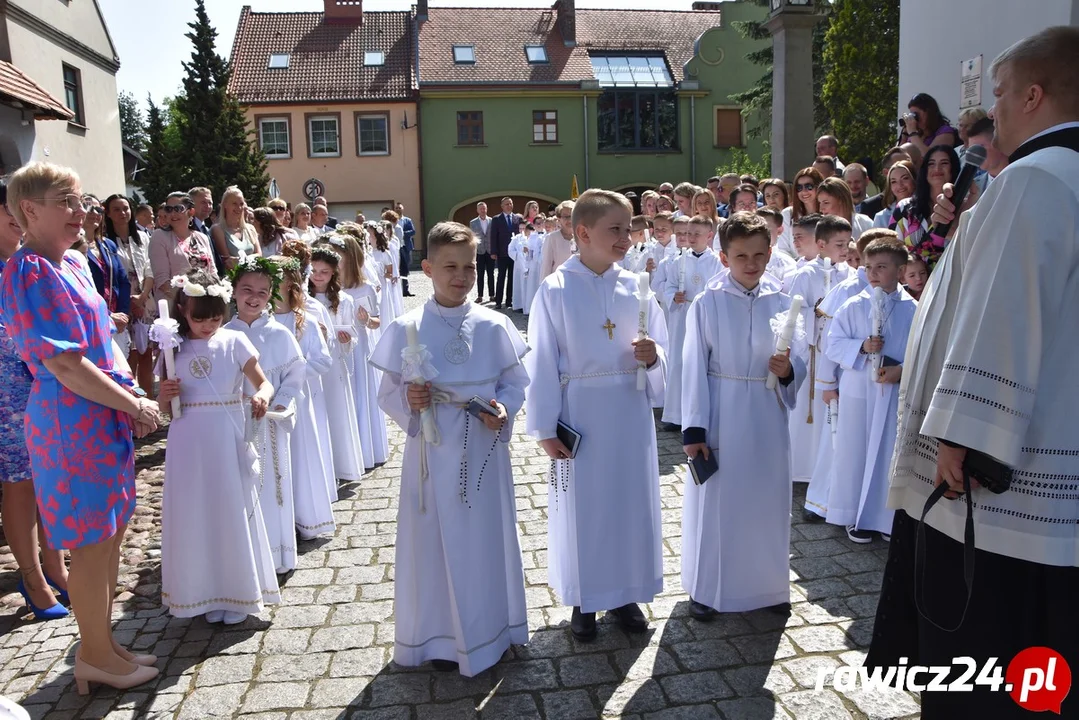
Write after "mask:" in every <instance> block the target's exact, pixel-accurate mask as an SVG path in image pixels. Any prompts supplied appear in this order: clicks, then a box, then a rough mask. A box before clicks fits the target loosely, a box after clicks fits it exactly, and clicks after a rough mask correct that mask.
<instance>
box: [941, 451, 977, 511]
mask: <svg viewBox="0 0 1079 720" xmlns="http://www.w3.org/2000/svg"><path fill="white" fill-rule="evenodd" d="M966 458H967V449H966V448H965V447H952V446H951V445H948V444H947V443H943V442H942V443H939V444H938V447H937V477H936V483H935V484H936V485H940V484H941V483H947V484H948V488H949V490H948V491H947V492H946V493H944V497H946V498H948V499H949V500H954V499H955V498H957V497H959V496H961V495H962V494H963V492H964V491H963V461H964V460H966ZM975 484H976V483H975V481H974V480H973V479H972V480H971V481H970V485H971V487H972V488H973V487H974V486H975Z"/></svg>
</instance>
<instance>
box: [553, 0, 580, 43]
mask: <svg viewBox="0 0 1079 720" xmlns="http://www.w3.org/2000/svg"><path fill="white" fill-rule="evenodd" d="M554 10H555V12H556V13H557V14H558V29H559V30H560V31H561V32H562V42H563V43H565V45H566V47H577V8H576V3H575V2H574V0H556V2H555V4H554Z"/></svg>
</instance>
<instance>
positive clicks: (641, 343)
mask: <svg viewBox="0 0 1079 720" xmlns="http://www.w3.org/2000/svg"><path fill="white" fill-rule="evenodd" d="M633 359H634V360H636V361H637V362H643V363H644V364H645V366H646V367H652V366H653V365H655V364H656V361H657V360H658V359H659V355H657V354H656V341H655V340H653V339H652V338H644V339H643V340H634V341H633Z"/></svg>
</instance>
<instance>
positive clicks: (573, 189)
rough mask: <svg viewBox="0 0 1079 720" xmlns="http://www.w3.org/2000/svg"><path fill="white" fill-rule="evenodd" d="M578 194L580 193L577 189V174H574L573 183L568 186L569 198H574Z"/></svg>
mask: <svg viewBox="0 0 1079 720" xmlns="http://www.w3.org/2000/svg"><path fill="white" fill-rule="evenodd" d="M580 194H581V193H580V191H578V190H577V175H574V176H573V185H572V186H571V187H570V190H569V197H570V200H576V199H577V196H578V195H580Z"/></svg>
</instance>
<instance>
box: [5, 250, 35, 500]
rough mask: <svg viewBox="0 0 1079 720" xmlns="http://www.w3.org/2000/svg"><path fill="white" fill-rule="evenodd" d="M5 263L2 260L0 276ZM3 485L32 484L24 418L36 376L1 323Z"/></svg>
mask: <svg viewBox="0 0 1079 720" xmlns="http://www.w3.org/2000/svg"><path fill="white" fill-rule="evenodd" d="M3 270H4V262H3V261H2V260H0V272H3ZM0 378H3V381H2V382H0V482H21V481H23V480H30V479H31V477H32V475H31V473H30V454H29V453H28V452H27V451H26V434H25V432H24V431H23V422H24V421H23V418H24V416H25V415H26V403H27V401H28V400H29V399H30V385H31V384H32V383H33V381H34V376H33V375H31V374H30V368H28V367H26V363H24V362H23V361H22V360H21V359H20V358H19V352H18V350H16V349H15V341H14V340H12V339H11V338H10V337H9V336H8V334H7V329H6V327H5V326H4V323H3V320H2V319H0Z"/></svg>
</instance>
